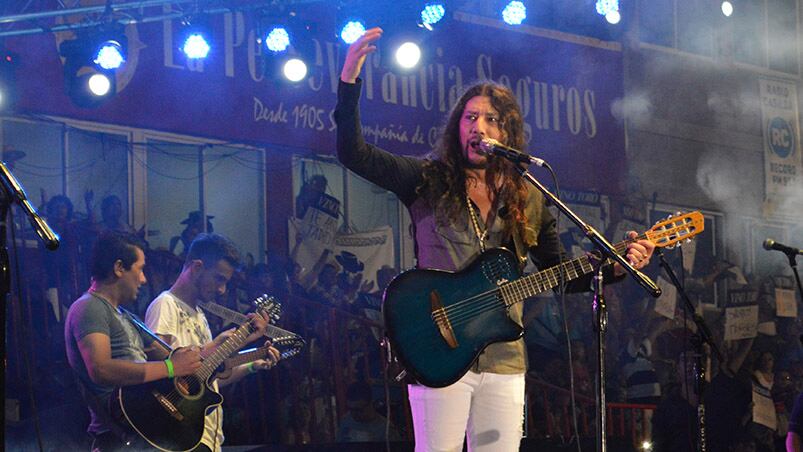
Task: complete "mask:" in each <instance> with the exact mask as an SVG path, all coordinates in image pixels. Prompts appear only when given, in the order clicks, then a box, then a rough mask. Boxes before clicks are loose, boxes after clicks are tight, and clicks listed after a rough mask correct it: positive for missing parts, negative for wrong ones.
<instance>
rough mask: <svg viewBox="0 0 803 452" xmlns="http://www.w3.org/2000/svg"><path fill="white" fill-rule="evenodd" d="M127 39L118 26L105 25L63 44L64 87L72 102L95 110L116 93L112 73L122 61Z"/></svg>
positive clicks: (60, 50) (61, 47)
mask: <svg viewBox="0 0 803 452" xmlns="http://www.w3.org/2000/svg"><path fill="white" fill-rule="evenodd" d="M126 48H127V40H126V37H125V34H124V33H123V30H122V28H121V27H118V26H108V27H105V28H101V29H98V30H89V31H85V32H79V33H78V34H77V35H76V37H75V39H72V40H68V41H64V42H62V43H61V46H60V47H59V52H60V53H61V55H62V56H63V57H64V86H65V90H66V92H67V94H68V95H69V96H70V98H71V99H72V100H73V102H74V103H75V104H76V105H78V106H80V107H84V108H95V107H98V106H100V105H102V104H103V103H105V102H106V101H107V100H109V99H110V98H112V97H114V95H115V94H116V93H117V83H116V77H115V75H116V70H117V69H119V68H120V67H121V66H122V65H123V64H125V60H126Z"/></svg>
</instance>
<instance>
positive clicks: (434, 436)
mask: <svg viewBox="0 0 803 452" xmlns="http://www.w3.org/2000/svg"><path fill="white" fill-rule="evenodd" d="M408 392H409V399H410V408H411V409H412V413H413V428H414V429H415V451H416V452H461V451H462V450H463V438H464V437H466V436H467V437H468V450H469V452H514V451H517V450H519V445H520V443H521V435H522V422H523V419H524V374H515V375H502V374H492V373H487V372H484V373H480V374H478V373H474V372H468V373H466V375H464V376H463V378H461V379H460V380H458V381H457V382H456V383H454V384H452V385H449V386H447V387H445V388H428V387H426V386H421V385H410V386H409V387H408Z"/></svg>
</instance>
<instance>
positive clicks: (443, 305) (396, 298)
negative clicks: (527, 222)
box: [382, 211, 704, 388]
mask: <svg viewBox="0 0 803 452" xmlns="http://www.w3.org/2000/svg"><path fill="white" fill-rule="evenodd" d="M703 227H704V221H703V215H702V214H701V213H700V212H698V211H695V212H691V213H687V214H683V215H681V214H678V215H676V216H674V217H670V218H668V219H666V220H663V221H661V222H658V223H657V224H656V225H655V226H653V227H652V228H651V229H650V230H649V231H647V232H645V233H644V234H642V235H640V236H638V237H637V238H635V239H631V240H626V241H624V242H621V243H618V244H617V245H616V246H615V248H616V251H617V252H618V253H620V254H623V253H625V251H626V249H627V245H628V244H629V243H631V242H633V241H635V240H639V239H648V240H651V241H652V242H654V243H655V244H656V246H658V247H673V246H675V245H677V244H679V243H680V242H682V241H684V240H687V239H690V238H691V237H692V236H695V235H697V234H699V233H701V232H702V231H703ZM593 270H594V266H593V264H592V262H591V259H590V258H589V257H588V256H583V257H579V258H576V259H573V260H570V261H567V262H564V263H562V264H560V265H556V266H554V267H551V268H548V269H546V270H543V271H539V272H537V273H532V274H529V275H527V276H522V273H521V270H520V268H519V264H518V262H517V258H516V256H514V255H513V253H511V252H510V251H508V250H506V249H503V248H497V249H491V250H487V251H485V252H484V253H482V254H480V255H479V256H478V257H477V258H476V259H475V260H473V261H472V262H471V263H469V264H468V265H467V266H466V267H465V268H463V269H462V270H460V271H457V272H449V271H443V270H432V269H413V270H409V271H406V272H404V273H402V274H400V275H399V276H397V277H396V278H395V279H394V280H393V281H392V282H391V283H390V285H388V288H387V289H386V290H385V298H384V301H383V304H382V314H383V316H384V319H385V334H386V335H387V337H388V339H389V340H390V344H391V346H392V347H393V350H394V353H395V354H396V356H397V358H398V359H399V361H400V362H401V364H402V365H403V366H404V368H405V369H406V370H407V371H408V372H410V374H411V375H412V376H413V377H414V378H415V379H416V380H417V381H418V382H419V383H421V384H423V385H425V386H429V387H433V388H440V387H443V386H448V385H450V384H452V383H454V382H456V381H457V380H459V379H460V378H461V377H462V376H463V375H465V373H466V372H468V369H469V368H470V367H471V365H472V364H473V363H474V360H475V359H477V356H479V354H480V353H481V352H482V351H483V350H484V349H485V347H487V346H488V345H489V344H492V343H495V342H509V341H515V340H517V339H519V338H520V337H521V336H522V334H523V330H522V327H521V326H520V325H519V324H517V323H516V322H514V321H513V320H511V319H510V317H509V316H508V309H509V308H510V307H511V306H513V305H514V304H516V303H519V302H521V301H523V300H525V299H527V298H529V297H532V296H534V295H537V294H539V293H541V292H544V291H546V290H548V289H550V288H553V287H556V286H558V284H559V281H560V280H561V274H562V275H563V278H562V279H563V280H565V281H570V280H572V279H575V278H578V277H580V276H582V275H585V274H588V273H591V272H592V271H593Z"/></svg>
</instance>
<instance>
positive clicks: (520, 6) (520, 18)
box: [502, 0, 527, 25]
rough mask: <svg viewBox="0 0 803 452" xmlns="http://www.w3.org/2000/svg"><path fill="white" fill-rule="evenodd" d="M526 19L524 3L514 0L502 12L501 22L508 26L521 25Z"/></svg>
mask: <svg viewBox="0 0 803 452" xmlns="http://www.w3.org/2000/svg"><path fill="white" fill-rule="evenodd" d="M526 18H527V7H526V6H524V3H522V2H520V1H518V0H514V1H512V2H510V3H508V4H507V6H505V9H503V10H502V20H504V21H505V23H507V24H508V25H521V23H522V22H524V19H526Z"/></svg>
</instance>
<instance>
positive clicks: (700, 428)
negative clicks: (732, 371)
mask: <svg viewBox="0 0 803 452" xmlns="http://www.w3.org/2000/svg"><path fill="white" fill-rule="evenodd" d="M656 254H658V258H659V261H660V265H661V268H663V269H664V271H665V272H666V274H667V275H668V276H669V279H670V281H671V282H672V285H674V286H675V287H676V288H677V291H678V293H679V294H680V297H681V298H682V299H683V307H684V308H685V309H686V312H688V314H689V315H690V316H691V318H692V320H694V323H695V325H697V332H696V333H694V335H692V341H691V343H692V345H693V346H694V367H695V369H694V382H695V388H696V391H695V392H697V434H698V436H697V438H698V439H699V442H698V444H697V450H698V451H700V452H706V451H707V450H708V449H707V443H706V434H705V399H704V392H705V383H706V381H705V364H704V363H705V361H706V360H705V359H704V358H705V357H706V356H705V347H703V345H704V344H708V345H709V346H710V347H711V349H712V350H714V354H716V356H717V360H718V361H719V362H722V353H721V352H720V351H719V348H718V347H717V344H716V343H714V337H713V336H712V335H711V330H709V329H708V326H707V325H706V324H705V320H703V318H702V317H700V316H699V315H697V314H696V313H695V311H694V304H693V303H692V302H691V299H690V298H689V296H688V294H686V290H685V289H684V288H683V285H682V284H681V283H680V280H679V279H678V277H677V275H676V274H675V271H674V270H672V267H671V266H670V265H669V263H668V262H667V261H666V259H665V258H664V252H663V250H661V249H660V248H658V249H657V250H656ZM684 378H685V377H684Z"/></svg>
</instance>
